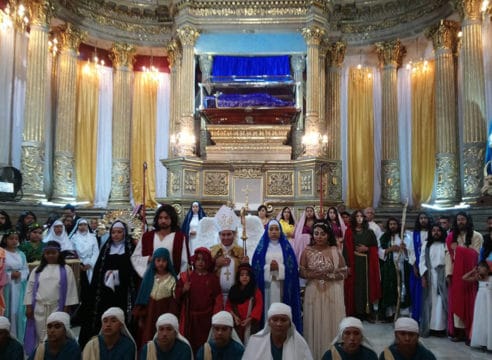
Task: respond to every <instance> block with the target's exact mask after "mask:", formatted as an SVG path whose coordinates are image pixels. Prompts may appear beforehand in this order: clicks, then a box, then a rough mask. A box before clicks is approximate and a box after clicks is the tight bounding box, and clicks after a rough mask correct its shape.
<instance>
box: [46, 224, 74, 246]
mask: <svg viewBox="0 0 492 360" xmlns="http://www.w3.org/2000/svg"><path fill="white" fill-rule="evenodd" d="M59 225H61V226H62V227H63V229H62V233H61V235H56V234H55V226H59ZM48 241H56V242H57V243H58V244H60V247H61V251H66V250H69V251H73V250H74V249H73V245H72V242H71V241H70V240H69V239H68V234H67V230H66V229H65V225H63V223H62V222H61V220H56V221H55V222H54V223H53V225H51V227H50V229H49V230H48V234H47V235H46V237H45V238H44V239H43V242H44V243H47V242H48Z"/></svg>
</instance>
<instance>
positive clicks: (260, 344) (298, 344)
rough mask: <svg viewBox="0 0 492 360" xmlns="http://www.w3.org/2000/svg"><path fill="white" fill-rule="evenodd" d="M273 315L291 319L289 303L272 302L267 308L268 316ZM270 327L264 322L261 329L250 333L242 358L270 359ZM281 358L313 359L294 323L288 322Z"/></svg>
mask: <svg viewBox="0 0 492 360" xmlns="http://www.w3.org/2000/svg"><path fill="white" fill-rule="evenodd" d="M275 315H286V316H289V319H292V310H291V307H290V306H289V305H286V304H282V303H272V304H271V305H270V308H269V309H268V318H271V317H272V316H275ZM270 334H271V329H270V325H269V324H268V322H266V323H265V327H264V328H263V330H261V331H259V332H258V333H256V334H254V335H251V337H250V338H249V342H248V345H247V346H246V349H245V351H244V355H243V358H242V360H256V359H260V358H261V359H272V355H271V344H270ZM282 359H283V360H313V355H312V354H311V350H310V349H309V346H308V344H307V343H306V340H304V338H303V337H302V335H301V334H299V332H298V331H297V330H296V327H295V325H294V323H293V322H292V321H291V322H290V328H289V331H288V333H287V339H286V340H285V342H284V345H283V350H282Z"/></svg>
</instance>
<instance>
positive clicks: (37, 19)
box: [27, 0, 55, 27]
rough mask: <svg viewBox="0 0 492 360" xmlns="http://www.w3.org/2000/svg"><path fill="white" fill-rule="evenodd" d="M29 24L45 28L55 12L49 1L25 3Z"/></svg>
mask: <svg viewBox="0 0 492 360" xmlns="http://www.w3.org/2000/svg"><path fill="white" fill-rule="evenodd" d="M27 8H28V10H29V19H30V21H31V24H33V25H37V26H41V27H47V26H48V25H49V23H50V21H51V18H52V17H53V14H54V12H55V7H54V6H53V3H52V1H51V0H33V1H28V2H27Z"/></svg>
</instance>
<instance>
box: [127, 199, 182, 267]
mask: <svg viewBox="0 0 492 360" xmlns="http://www.w3.org/2000/svg"><path fill="white" fill-rule="evenodd" d="M161 247H164V248H166V249H168V250H169V253H170V254H171V258H172V261H173V266H174V270H175V272H176V274H179V273H181V272H184V271H187V270H188V264H189V257H190V250H189V244H188V241H187V239H186V237H185V236H184V234H183V233H182V232H181V231H180V229H179V225H178V214H177V213H176V210H175V209H174V207H172V206H171V205H167V204H165V205H162V206H161V207H159V208H158V209H157V211H156V212H155V217H154V230H152V231H147V232H145V233H144V234H143V235H142V238H141V239H140V240H139V242H138V244H137V247H136V248H135V251H134V252H133V254H132V256H131V261H132V264H133V267H134V269H135V271H136V272H137V273H138V275H140V277H143V274H144V273H145V270H146V269H147V264H148V262H149V261H150V260H151V259H152V254H153V253H154V250H155V249H157V248H161Z"/></svg>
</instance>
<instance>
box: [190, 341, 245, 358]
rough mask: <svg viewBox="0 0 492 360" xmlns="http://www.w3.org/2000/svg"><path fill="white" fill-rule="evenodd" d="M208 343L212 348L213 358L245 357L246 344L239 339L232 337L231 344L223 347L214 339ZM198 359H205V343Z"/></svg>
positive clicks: (199, 351)
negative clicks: (243, 344) (216, 343)
mask: <svg viewBox="0 0 492 360" xmlns="http://www.w3.org/2000/svg"><path fill="white" fill-rule="evenodd" d="M208 343H209V345H210V348H211V349H212V359H213V360H241V358H242V357H243V353H244V346H242V345H241V344H240V343H238V342H237V341H234V340H232V339H231V341H229V344H227V345H226V346H224V347H222V348H219V347H217V345H215V341H214V340H210V341H209V342H208ZM196 360H204V345H203V346H202V347H200V349H199V350H198V353H197V354H196Z"/></svg>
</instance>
